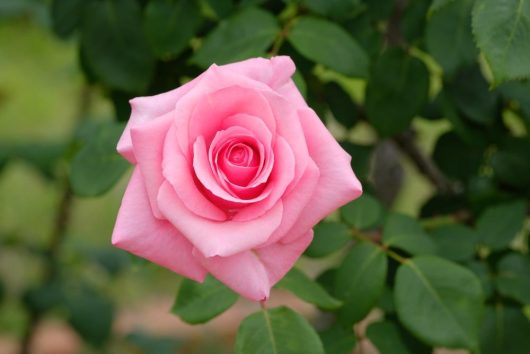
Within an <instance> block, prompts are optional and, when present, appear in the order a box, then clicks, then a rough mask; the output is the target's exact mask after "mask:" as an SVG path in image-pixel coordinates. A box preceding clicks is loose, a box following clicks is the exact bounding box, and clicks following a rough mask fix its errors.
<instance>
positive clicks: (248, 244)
mask: <svg viewBox="0 0 530 354" xmlns="http://www.w3.org/2000/svg"><path fill="white" fill-rule="evenodd" d="M158 206H159V208H160V211H161V212H162V214H163V215H164V216H165V217H166V218H167V219H168V220H169V221H170V222H171V223H172V224H173V225H174V226H175V227H176V228H177V229H178V230H179V231H180V232H181V233H182V235H183V236H184V237H186V238H187V239H188V240H189V241H190V242H191V243H192V244H193V245H194V246H195V247H197V249H199V251H201V253H202V254H203V255H205V256H206V257H213V256H223V257H226V256H231V255H233V254H236V253H239V252H242V251H246V250H249V249H251V248H254V247H256V246H258V245H261V244H263V243H264V242H265V241H267V239H268V238H269V237H270V235H271V234H272V233H273V232H274V230H275V229H276V228H277V227H278V226H279V225H280V223H281V220H282V212H283V205H282V203H281V202H278V203H277V204H276V205H275V206H274V207H273V208H271V209H270V210H269V211H268V212H267V213H265V214H263V215H262V216H261V217H260V218H258V219H255V220H252V221H247V222H238V221H222V222H217V221H212V220H207V219H204V218H202V217H200V216H197V215H196V214H194V213H192V212H191V211H189V210H188V209H187V208H186V206H185V205H184V204H183V203H182V201H181V200H180V199H179V198H178V196H177V194H176V193H175V191H174V190H173V188H172V187H171V186H170V185H169V184H168V183H167V182H164V184H162V187H161V188H160V192H159V194H158Z"/></svg>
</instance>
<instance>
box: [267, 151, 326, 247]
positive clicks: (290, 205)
mask: <svg viewBox="0 0 530 354" xmlns="http://www.w3.org/2000/svg"><path fill="white" fill-rule="evenodd" d="M319 178H320V172H319V170H318V167H317V165H316V164H315V162H314V161H313V160H312V159H310V160H309V163H308V165H307V168H306V170H305V172H304V174H303V176H302V178H300V180H299V181H298V184H297V185H296V187H295V188H294V189H292V190H291V192H289V193H287V194H285V195H284V196H282V203H283V218H282V223H281V225H280V226H279V227H278V228H277V229H276V230H275V231H274V233H273V234H272V236H271V237H270V238H269V239H268V240H267V242H266V243H265V245H270V244H273V243H276V242H278V241H279V240H281V239H282V238H284V237H286V236H288V232H289V231H290V229H291V228H292V227H293V225H294V224H295V223H296V222H297V221H298V220H299V219H300V218H301V217H307V216H305V215H304V216H301V215H302V212H303V211H304V209H305V208H312V207H313V206H312V205H311V204H308V203H309V201H310V200H311V196H312V195H313V193H314V191H315V189H316V187H317V183H318V180H319Z"/></svg>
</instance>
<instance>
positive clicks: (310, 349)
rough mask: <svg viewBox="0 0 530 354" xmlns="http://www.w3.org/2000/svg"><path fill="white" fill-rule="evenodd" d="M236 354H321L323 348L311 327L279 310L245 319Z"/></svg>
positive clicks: (290, 314) (294, 313)
mask: <svg viewBox="0 0 530 354" xmlns="http://www.w3.org/2000/svg"><path fill="white" fill-rule="evenodd" d="M235 353H236V354H256V353H259V354H300V353H304V354H324V348H323V347H322V342H321V341H320V338H319V337H318V335H317V333H316V332H315V330H314V329H313V327H311V325H310V324H309V323H307V321H306V320H305V319H304V318H303V317H302V316H300V315H299V314H297V313H296V312H294V311H293V310H291V309H289V308H287V307H283V306H282V307H277V308H274V309H271V310H263V311H260V312H256V313H254V314H252V315H250V316H248V317H247V318H245V319H244V320H243V322H241V325H240V326H239V330H238V331H237V338H236V347H235Z"/></svg>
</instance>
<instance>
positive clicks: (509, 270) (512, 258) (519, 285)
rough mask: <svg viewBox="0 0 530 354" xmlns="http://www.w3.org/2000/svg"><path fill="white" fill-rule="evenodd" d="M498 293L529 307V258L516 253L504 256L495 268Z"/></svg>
mask: <svg viewBox="0 0 530 354" xmlns="http://www.w3.org/2000/svg"><path fill="white" fill-rule="evenodd" d="M497 272H498V273H497V278H496V285H497V289H499V292H500V293H501V294H503V295H505V296H508V297H511V298H513V299H515V300H517V301H519V302H521V303H523V304H526V305H530V258H528V257H525V256H523V255H522V254H518V253H510V254H507V255H506V256H504V257H503V258H502V259H501V260H500V262H499V264H498V266H497Z"/></svg>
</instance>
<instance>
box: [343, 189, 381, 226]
mask: <svg viewBox="0 0 530 354" xmlns="http://www.w3.org/2000/svg"><path fill="white" fill-rule="evenodd" d="M383 213H384V210H383V207H382V206H381V203H379V201H378V200H377V199H375V198H374V197H372V196H370V195H369V194H366V193H365V194H363V195H362V196H361V197H359V198H358V199H356V200H354V201H353V202H351V203H349V204H346V205H345V206H343V207H342V208H341V209H340V215H341V216H342V219H343V220H344V221H345V222H346V223H348V224H349V225H351V226H353V227H355V228H357V229H360V230H364V229H370V228H373V227H375V226H377V225H378V224H379V222H380V221H381V219H382V217H383Z"/></svg>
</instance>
